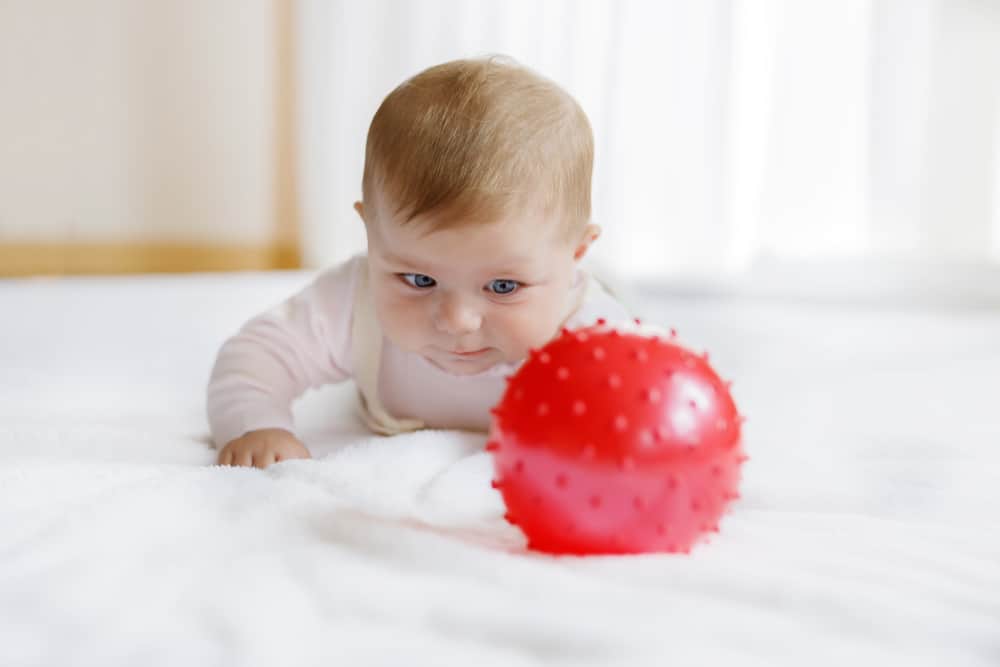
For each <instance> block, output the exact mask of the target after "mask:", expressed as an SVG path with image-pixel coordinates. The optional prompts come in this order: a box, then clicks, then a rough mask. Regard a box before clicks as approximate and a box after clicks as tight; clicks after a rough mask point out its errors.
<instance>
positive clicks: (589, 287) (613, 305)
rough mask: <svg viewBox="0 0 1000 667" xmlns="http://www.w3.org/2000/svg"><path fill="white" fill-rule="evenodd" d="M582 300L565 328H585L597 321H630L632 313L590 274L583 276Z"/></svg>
mask: <svg viewBox="0 0 1000 667" xmlns="http://www.w3.org/2000/svg"><path fill="white" fill-rule="evenodd" d="M584 280H585V281H586V285H585V287H584V295H583V299H582V301H581V303H580V307H579V308H577V310H576V312H575V313H573V315H572V316H570V318H569V320H568V321H567V326H569V327H570V328H574V327H586V326H590V325H592V324H594V323H595V322H597V320H599V319H604V320H607V321H608V322H616V321H621V320H629V319H632V312H631V310H630V309H629V308H628V306H626V305H625V304H624V303H623V302H622V301H621V300H620V299H619V298H618V297H617V296H616V295H615V294H614V292H613V291H612V290H611V289H609V288H608V287H607V286H606V285H605V284H604V283H603V282H601V281H600V280H599V279H597V278H595V277H594V276H593V275H591V274H586V275H585V276H584Z"/></svg>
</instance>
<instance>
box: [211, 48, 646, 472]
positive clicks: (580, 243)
mask: <svg viewBox="0 0 1000 667" xmlns="http://www.w3.org/2000/svg"><path fill="white" fill-rule="evenodd" d="M593 154H594V141H593V134H592V132H591V129H590V124H589V122H588V121H587V117H586V115H585V114H584V112H583V110H582V109H581V108H580V106H579V105H578V104H577V103H576V101H575V100H574V99H573V98H572V97H571V96H570V95H569V94H567V93H566V92H565V91H563V90H562V89H561V88H559V87H558V86H557V85H555V84H554V83H552V82H551V81H548V80H546V79H544V78H541V77H540V76H538V75H537V74H535V73H533V72H531V71H530V70H528V69H526V68H524V67H521V66H519V65H517V64H514V63H512V62H509V61H506V60H502V59H497V58H490V59H482V60H457V61H454V62H449V63H445V64H442V65H438V66H435V67H431V68H430V69H427V70H425V71H423V72H421V73H419V74H417V75H416V76H414V77H413V78H411V79H409V80H408V81H405V82H403V83H402V84H401V85H400V86H399V87H397V88H396V89H395V90H394V91H392V92H391V93H390V94H389V96H388V97H386V98H385V100H384V101H383V102H382V104H381V106H380V107H379V109H378V111H377V112H376V113H375V117H374V118H373V120H372V123H371V127H370V128H369V131H368V143H367V146H366V149H365V166H364V176H363V180H362V201H360V202H356V203H355V204H354V208H355V210H356V211H357V212H358V215H359V216H360V217H361V220H362V221H363V222H364V225H365V231H366V232H367V238H368V252H367V255H359V256H356V257H354V258H353V259H351V260H349V261H347V262H346V263H344V264H342V265H340V266H336V267H333V268H331V269H328V270H327V271H325V272H324V273H322V274H320V275H319V277H318V278H316V280H315V281H314V282H313V283H312V284H311V285H309V286H308V287H306V288H305V289H304V290H303V291H302V292H300V293H298V294H297V295H295V296H293V297H291V298H290V299H288V300H287V301H285V302H284V303H283V304H281V305H280V306H278V307H277V308H275V309H273V310H272V311H270V312H267V313H265V314H263V315H260V316H258V317H256V318H254V319H252V320H250V321H249V322H248V323H247V324H246V325H245V326H244V327H243V328H242V329H241V330H240V332H239V333H238V334H237V335H236V336H234V337H233V338H231V339H229V340H228V341H226V343H225V344H224V345H223V346H222V349H221V350H220V351H219V355H218V359H217V360H216V363H215V367H214V369H213V372H212V377H211V381H210V383H209V386H208V417H209V422H210V424H211V428H212V436H213V440H214V442H215V444H216V446H217V447H219V448H220V450H221V451H220V452H219V459H218V461H219V463H220V464H222V465H239V466H251V465H252V466H257V467H259V468H264V467H266V466H268V465H270V464H271V463H274V462H276V461H283V460H287V459H293V458H308V457H309V450H308V449H307V448H306V446H305V445H304V444H303V443H302V441H301V440H299V439H298V438H297V437H296V435H295V428H294V425H293V420H292V413H291V404H292V402H293V401H294V399H295V398H296V397H298V396H299V395H300V394H302V393H303V392H304V391H305V390H306V389H309V388H314V387H318V386H320V385H323V384H327V383H332V382H343V381H346V380H353V381H354V382H355V384H356V386H357V388H358V393H359V395H360V399H361V409H362V410H361V411H362V415H363V417H364V420H365V422H366V423H367V425H368V426H369V427H370V428H371V429H372V430H373V431H375V432H377V433H381V434H386V435H390V434H395V433H402V432H405V431H411V430H415V429H420V428H440V429H467V430H480V431H485V430H487V429H488V428H489V421H490V413H489V409H490V408H491V407H492V406H493V405H494V404H495V403H496V402H497V401H499V399H500V397H501V395H502V394H503V390H504V377H505V376H506V375H508V374H510V373H512V372H513V371H514V370H516V368H517V366H518V365H519V364H520V363H521V362H522V361H523V360H524V359H525V357H526V356H527V355H528V352H529V350H531V349H532V348H537V347H539V346H541V345H543V344H545V343H546V342H547V341H549V340H550V339H551V338H552V337H553V336H554V335H555V334H556V333H558V332H559V330H560V328H561V327H564V326H566V327H575V326H585V325H589V324H593V323H594V321H595V320H596V319H598V318H600V317H603V318H606V319H608V320H615V319H622V318H625V317H627V316H628V313H627V312H626V310H625V308H624V307H623V306H622V305H621V304H619V303H618V302H617V301H615V300H614V299H613V298H612V297H611V296H610V295H609V294H608V293H607V292H605V291H604V290H603V288H602V287H601V286H600V284H599V283H597V282H596V281H595V280H594V279H593V278H592V277H591V276H589V275H588V274H587V273H585V272H584V271H583V270H582V269H581V268H580V267H579V261H580V259H581V258H582V257H583V256H584V254H586V252H587V249H588V248H589V247H590V244H591V243H593V242H594V240H595V239H597V237H598V235H599V234H600V228H599V227H598V226H596V225H594V224H592V223H591V221H590V183H591V172H592V167H593Z"/></svg>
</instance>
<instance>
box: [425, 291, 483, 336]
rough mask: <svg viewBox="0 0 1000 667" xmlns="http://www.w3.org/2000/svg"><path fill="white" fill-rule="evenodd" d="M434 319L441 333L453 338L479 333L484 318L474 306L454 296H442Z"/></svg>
mask: <svg viewBox="0 0 1000 667" xmlns="http://www.w3.org/2000/svg"><path fill="white" fill-rule="evenodd" d="M436 311H437V312H436V313H435V317H434V325H435V327H437V329H438V331H440V332H441V333H446V334H450V335H453V336H457V335H461V334H467V333H472V332H474V331H478V330H479V327H480V326H481V325H482V323H483V317H482V315H481V314H480V313H479V311H478V310H477V309H476V308H475V307H474V305H473V304H471V303H468V302H466V301H464V300H463V299H461V298H460V297H457V296H454V295H450V296H449V295H445V296H442V297H441V299H440V301H439V303H438V307H437V309H436Z"/></svg>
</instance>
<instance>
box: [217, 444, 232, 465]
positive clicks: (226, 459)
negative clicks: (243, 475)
mask: <svg viewBox="0 0 1000 667" xmlns="http://www.w3.org/2000/svg"><path fill="white" fill-rule="evenodd" d="M232 462H233V450H231V449H229V448H228V447H226V448H224V449H223V450H222V451H221V452H219V460H218V463H219V465H220V466H228V465H231V464H232Z"/></svg>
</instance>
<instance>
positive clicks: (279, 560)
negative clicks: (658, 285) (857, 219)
mask: <svg viewBox="0 0 1000 667" xmlns="http://www.w3.org/2000/svg"><path fill="white" fill-rule="evenodd" d="M306 279H307V276H306V275H305V274H299V273H294V274H273V275H268V274H262V275H241V276H240V275H231V276H226V275H223V276H192V277H173V278H130V279H83V280H63V281H18V282H14V281H9V282H6V283H2V282H0V318H2V322H0V665H4V666H14V665H101V666H111V665H179V664H183V665H296V664H317V665H319V664H324V665H331V664H345V665H414V664H420V665H424V664H426V665H452V664H454V665H477V666H480V665H505V666H514V665H539V664H547V665H588V664H601V665H605V664H621V665H667V664H678V665H712V664H718V665H727V666H728V665H757V664H759V665H777V664H788V665H806V664H808V665H827V664H829V665H834V664H836V665H845V664H848V665H867V664H878V665H895V664H899V665H983V666H986V665H992V666H996V665H1000V403H998V399H997V395H998V389H1000V313H997V312H995V311H994V312H992V313H989V312H982V311H969V312H962V311H953V312H932V311H915V310H911V311H898V312H885V311H877V310H874V309H870V308H869V309H861V308H856V309H851V308H846V307H836V308H834V307H818V306H811V307H810V306H804V305H800V306H794V307H792V306H776V305H768V304H764V303H750V302H745V303H741V302H735V303H724V302H711V301H707V302H695V301H691V300H673V301H671V300H665V299H662V300H650V301H649V302H648V303H647V304H646V306H647V307H646V310H647V313H646V315H647V317H648V319H652V320H657V321H660V322H661V323H663V324H667V325H674V326H677V327H678V329H680V331H681V334H682V336H683V337H684V339H685V340H686V341H687V342H689V343H691V344H693V345H694V346H696V347H698V348H699V349H700V348H701V347H707V348H708V349H709V350H710V351H711V353H712V359H713V362H714V363H715V365H716V366H717V368H718V369H719V370H720V372H722V374H723V375H725V376H727V377H731V378H733V379H734V380H735V388H734V391H735V395H736V398H737V401H738V402H739V404H740V406H741V408H742V409H743V411H744V412H745V413H746V414H747V415H749V418H750V421H749V422H748V424H747V430H746V438H747V440H746V449H747V451H748V452H749V454H750V455H751V457H752V458H751V461H750V462H749V463H748V464H747V466H746V468H745V473H746V476H745V479H744V483H743V499H742V500H741V501H740V502H739V503H737V504H736V505H735V507H734V509H733V511H732V512H731V513H730V514H729V515H728V516H727V517H726V518H725V520H724V521H723V522H722V532H721V534H719V535H717V536H715V537H714V538H713V540H712V541H711V542H709V543H708V544H704V545H701V546H700V547H698V548H696V549H695V551H694V552H693V553H692V554H691V555H690V556H680V555H678V556H667V555H655V556H652V555H651V556H641V557H614V558H593V557H589V558H553V557H549V556H544V555H538V554H533V553H529V552H525V550H524V543H523V540H522V539H521V537H520V535H519V534H518V532H517V531H516V530H514V529H513V528H511V527H510V526H508V525H506V524H505V523H504V521H503V520H502V519H501V514H502V512H503V508H502V503H501V500H500V498H499V496H498V495H497V494H496V492H495V491H493V490H492V489H491V488H490V485H489V479H490V473H491V469H490V461H489V459H488V458H487V456H486V455H485V454H484V453H483V452H482V451H481V448H482V445H483V442H484V437H483V436H481V435H475V434H467V433H458V432H423V433H417V434H410V435H404V436H398V437H394V438H377V437H371V436H369V435H367V434H365V433H364V432H363V431H362V430H361V429H360V428H359V427H358V424H357V422H356V421H355V420H354V419H353V417H352V414H351V408H350V397H351V392H350V389H349V388H348V387H343V388H332V389H330V390H325V391H322V392H316V393H313V394H310V395H309V396H307V397H306V398H305V399H304V400H303V401H301V402H300V404H299V405H298V406H297V408H296V410H297V415H298V417H299V420H300V423H301V424H302V425H303V435H304V437H305V439H306V441H307V443H308V444H309V445H310V447H311V448H312V450H313V452H314V456H315V459H314V460H311V461H290V462H286V463H281V464H278V465H276V466H273V467H271V468H269V469H267V470H266V471H259V470H253V469H237V468H219V467H214V466H212V465H211V464H212V462H213V460H214V456H215V453H214V451H212V450H211V449H210V448H209V446H208V444H207V442H208V440H207V429H206V425H205V421H204V416H203V408H202V401H203V387H204V383H205V380H206V378H207V374H208V370H209V367H210V364H211V361H212V358H213V355H214V352H215V349H216V348H217V346H218V344H219V343H220V342H221V340H222V338H223V337H224V336H225V335H227V334H228V333H230V332H231V331H233V330H234V329H235V328H236V327H237V326H238V325H239V324H240V323H241V322H242V321H243V320H244V319H246V318H247V317H249V316H250V315H252V314H254V313H255V312H257V311H259V310H260V309H262V308H264V307H266V306H269V305H271V304H272V303H274V302H276V301H277V300H279V299H280V298H282V297H283V296H285V295H286V294H288V293H289V292H290V291H291V290H292V289H294V288H295V287H297V286H298V285H301V284H303V283H304V281H305V280H306Z"/></svg>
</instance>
